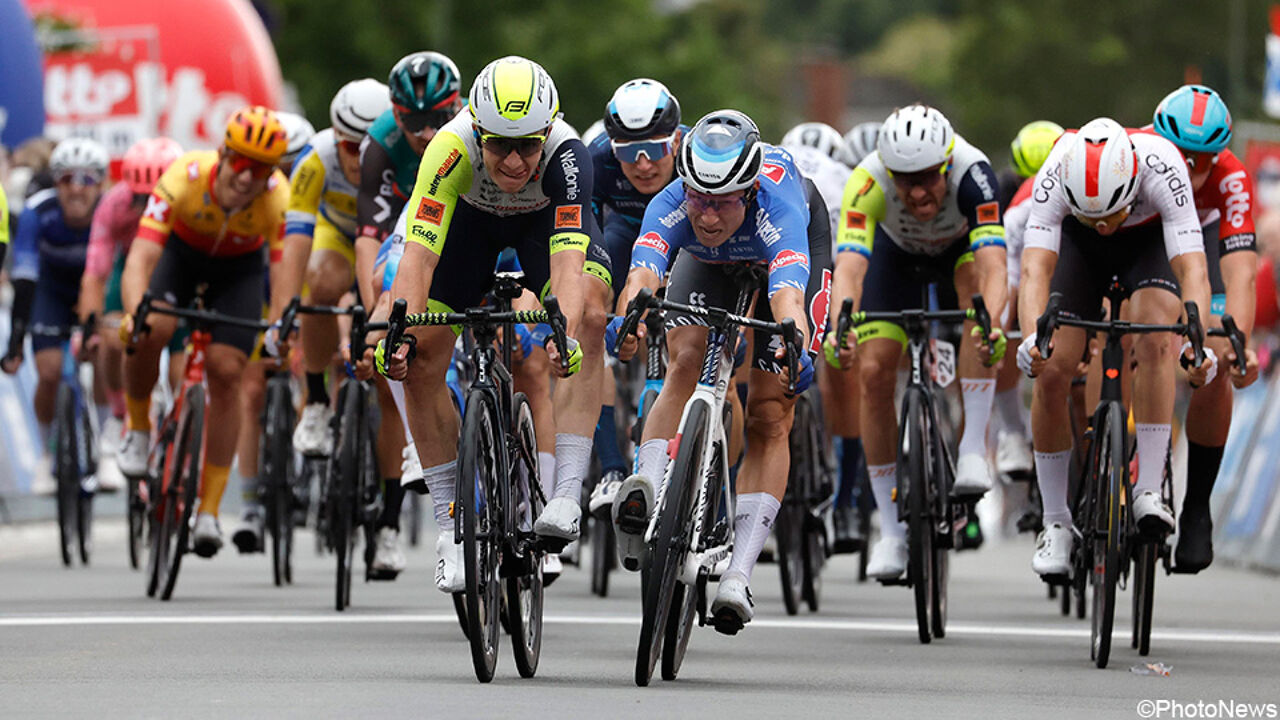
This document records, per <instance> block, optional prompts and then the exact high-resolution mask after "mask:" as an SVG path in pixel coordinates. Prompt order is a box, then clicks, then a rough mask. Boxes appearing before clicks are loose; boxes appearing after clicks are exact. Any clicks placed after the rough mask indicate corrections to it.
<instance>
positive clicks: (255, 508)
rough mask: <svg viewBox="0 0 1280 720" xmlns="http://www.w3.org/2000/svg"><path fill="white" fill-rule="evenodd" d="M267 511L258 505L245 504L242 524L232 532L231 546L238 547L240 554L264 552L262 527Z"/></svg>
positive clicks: (241, 514) (241, 518)
mask: <svg viewBox="0 0 1280 720" xmlns="http://www.w3.org/2000/svg"><path fill="white" fill-rule="evenodd" d="M265 516H266V510H264V509H263V507H262V506H261V505H259V504H258V503H245V506H244V509H243V510H241V511H240V524H239V525H237V526H236V529H235V530H233V531H232V532H231V544H233V545H235V546H236V549H237V550H239V551H240V554H241V555H243V554H245V553H259V552H262V551H263V546H262V526H263V522H264V520H265Z"/></svg>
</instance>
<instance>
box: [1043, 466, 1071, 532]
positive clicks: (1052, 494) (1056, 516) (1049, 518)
mask: <svg viewBox="0 0 1280 720" xmlns="http://www.w3.org/2000/svg"><path fill="white" fill-rule="evenodd" d="M1070 473H1071V450H1070V449H1067V450H1063V451H1062V452H1055V453H1042V452H1038V451H1037V452H1036V478H1037V482H1039V483H1040V504H1041V506H1042V507H1043V508H1044V524H1045V526H1046V527H1048V526H1049V525H1052V524H1054V523H1062V525H1063V526H1065V527H1071V506H1070V504H1068V502H1067V487H1068V484H1069V483H1070V481H1071V478H1070Z"/></svg>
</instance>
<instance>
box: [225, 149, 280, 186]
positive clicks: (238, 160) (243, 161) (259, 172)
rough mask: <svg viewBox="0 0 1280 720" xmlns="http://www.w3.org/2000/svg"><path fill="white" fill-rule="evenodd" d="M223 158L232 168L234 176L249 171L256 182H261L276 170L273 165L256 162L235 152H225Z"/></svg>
mask: <svg viewBox="0 0 1280 720" xmlns="http://www.w3.org/2000/svg"><path fill="white" fill-rule="evenodd" d="M223 158H224V159H225V160H226V161H227V164H228V165H230V166H231V172H232V173H233V174H235V175H239V174H240V173H242V172H244V171H246V170H248V171H249V175H251V176H252V177H253V179H254V180H261V179H263V178H265V177H267V176H268V175H270V174H271V172H272V171H273V170H275V169H276V166H275V165H272V164H271V163H265V162H262V161H261V160H254V159H253V158H251V157H249V156H247V155H241V154H240V153H238V152H236V151H235V150H224V151H223Z"/></svg>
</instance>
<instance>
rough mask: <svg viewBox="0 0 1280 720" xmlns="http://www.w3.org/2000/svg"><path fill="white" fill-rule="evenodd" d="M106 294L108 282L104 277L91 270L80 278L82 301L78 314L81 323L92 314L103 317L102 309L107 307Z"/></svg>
mask: <svg viewBox="0 0 1280 720" xmlns="http://www.w3.org/2000/svg"><path fill="white" fill-rule="evenodd" d="M106 294H107V283H106V281H105V280H104V279H103V278H101V277H99V276H97V275H94V274H93V273H89V272H86V273H85V274H84V277H82V278H80V302H79V304H78V312H77V315H78V316H79V318H80V322H81V323H84V321H85V320H88V319H89V316H90V315H97V316H98V317H102V310H103V308H104V307H106V301H105V298H106Z"/></svg>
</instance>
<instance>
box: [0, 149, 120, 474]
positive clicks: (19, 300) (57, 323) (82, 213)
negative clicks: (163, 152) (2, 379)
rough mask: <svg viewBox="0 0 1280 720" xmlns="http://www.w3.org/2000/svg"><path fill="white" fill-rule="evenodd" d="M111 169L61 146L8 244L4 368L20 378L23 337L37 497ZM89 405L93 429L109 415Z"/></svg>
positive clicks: (98, 156) (102, 152) (101, 156)
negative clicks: (28, 354) (29, 357)
mask: <svg viewBox="0 0 1280 720" xmlns="http://www.w3.org/2000/svg"><path fill="white" fill-rule="evenodd" d="M109 161H110V158H109V157H108V155H107V150H106V148H104V147H103V146H102V145H101V144H100V143H98V142H97V141H94V140H90V139H88V138H69V139H66V140H63V141H61V142H59V143H58V145H57V147H55V148H54V150H53V154H52V155H50V157H49V169H50V171H51V172H52V173H53V180H54V188H53V189H52V190H42V191H40V192H38V193H36V194H35V195H33V196H31V198H30V199H29V200H28V201H27V204H26V209H25V210H23V212H22V217H21V218H19V222H18V234H17V237H16V238H15V240H14V247H13V271H12V278H13V290H14V300H13V307H12V310H11V312H12V314H11V316H10V317H11V320H10V328H11V332H10V335H9V348H8V352H7V353H6V355H5V357H4V359H3V367H4V371H5V372H7V373H9V374H11V375H12V374H13V373H16V372H17V371H18V368H19V367H20V366H21V365H22V354H23V352H22V342H23V339H24V338H25V337H26V334H27V331H28V329H29V330H30V331H31V349H32V351H33V352H34V353H35V363H36V377H37V381H36V392H35V398H34V405H35V415H36V423H37V425H38V426H39V429H40V448H41V453H42V454H41V465H42V468H41V470H39V471H37V472H36V475H35V477H34V479H33V481H32V487H31V489H32V491H33V492H36V493H39V494H52V493H53V491H54V487H55V486H54V483H53V478H52V476H51V475H50V474H49V473H48V471H47V468H45V467H43V466H44V465H45V463H48V462H49V458H48V456H47V455H45V454H44V453H47V452H48V451H49V440H50V437H49V436H50V432H51V428H52V424H53V416H54V413H55V403H56V401H57V396H58V385H59V384H60V383H61V381H62V363H63V355H62V352H63V350H62V346H63V342H64V341H65V340H66V338H67V337H68V336H69V334H70V332H71V326H72V324H74V323H75V322H76V319H77V316H76V306H77V304H78V303H79V299H80V276H81V275H82V274H83V273H84V264H85V255H86V253H87V250H88V246H89V227H90V224H91V223H92V221H93V211H94V208H96V207H97V205H98V200H99V198H100V197H101V196H102V185H103V182H104V181H105V180H106V176H107V164H108V163H109ZM28 322H30V325H29V326H28ZM94 402H95V404H96V405H97V414H98V420H99V422H100V423H102V422H105V421H106V419H107V418H108V417H109V416H110V414H111V410H110V405H107V404H106V403H105V402H104V398H94ZM103 489H110V490H114V489H118V487H116V486H114V485H113V486H112V487H109V488H108V487H104V488H103Z"/></svg>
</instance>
